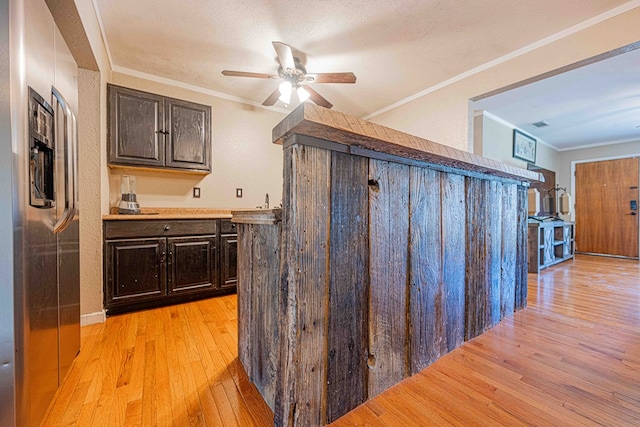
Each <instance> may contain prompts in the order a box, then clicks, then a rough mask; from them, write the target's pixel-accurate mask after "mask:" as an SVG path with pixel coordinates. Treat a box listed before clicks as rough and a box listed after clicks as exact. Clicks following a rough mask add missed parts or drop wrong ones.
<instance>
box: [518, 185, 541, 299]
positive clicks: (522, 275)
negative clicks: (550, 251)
mask: <svg viewBox="0 0 640 427" xmlns="http://www.w3.org/2000/svg"><path fill="white" fill-rule="evenodd" d="M517 191H518V206H517V211H518V241H517V255H516V257H517V261H516V283H515V309H516V310H520V309H523V308H525V307H526V306H527V270H528V269H527V262H528V260H529V253H528V245H527V229H528V227H527V219H528V205H527V204H528V198H527V187H525V186H518V190H517ZM536 268H537V266H536Z"/></svg>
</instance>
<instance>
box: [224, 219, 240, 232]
mask: <svg viewBox="0 0 640 427" xmlns="http://www.w3.org/2000/svg"><path fill="white" fill-rule="evenodd" d="M237 233H238V227H237V226H236V224H235V223H233V222H231V220H230V219H223V220H220V234H237Z"/></svg>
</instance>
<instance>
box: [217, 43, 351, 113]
mask: <svg viewBox="0 0 640 427" xmlns="http://www.w3.org/2000/svg"><path fill="white" fill-rule="evenodd" d="M272 44H273V48H274V49H275V50H276V55H277V56H278V61H279V62H280V66H279V67H278V74H277V75H276V74H264V73H251V72H245V71H230V70H223V71H222V74H223V75H225V76H233V77H252V78H256V79H278V78H279V79H282V80H284V81H283V82H282V83H280V85H279V86H278V87H277V88H276V90H274V91H273V92H272V93H271V95H269V96H268V97H267V99H265V100H264V102H263V103H262V105H265V106H270V105H273V104H275V103H276V101H277V100H280V101H282V102H283V103H285V104H289V103H290V102H291V95H292V93H293V91H294V90H295V93H296V95H297V96H298V99H299V100H300V102H304V101H306V100H307V99H309V98H311V100H312V101H313V102H315V103H316V104H318V105H320V106H322V107H326V108H331V107H333V104H331V103H330V102H329V101H327V100H326V99H325V98H324V97H323V96H322V95H320V94H319V93H318V92H316V91H315V90H314V89H312V88H311V86H309V83H355V82H356V76H355V74H353V73H307V69H306V68H305V67H304V66H303V65H302V63H301V62H300V59H299V58H296V57H294V56H293V51H292V50H291V46H289V45H287V44H285V43H282V42H272Z"/></svg>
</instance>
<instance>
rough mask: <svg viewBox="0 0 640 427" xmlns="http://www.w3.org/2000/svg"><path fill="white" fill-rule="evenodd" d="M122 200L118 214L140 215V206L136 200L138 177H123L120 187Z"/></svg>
mask: <svg viewBox="0 0 640 427" xmlns="http://www.w3.org/2000/svg"><path fill="white" fill-rule="evenodd" d="M120 188H121V190H122V199H121V200H120V203H119V204H118V213H119V214H127V215H137V214H139V213H140V205H139V204H138V200H137V198H136V177H135V176H133V175H122V182H121V186H120Z"/></svg>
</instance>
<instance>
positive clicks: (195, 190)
mask: <svg viewBox="0 0 640 427" xmlns="http://www.w3.org/2000/svg"><path fill="white" fill-rule="evenodd" d="M193 198H194V199H199V198H200V187H193Z"/></svg>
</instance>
